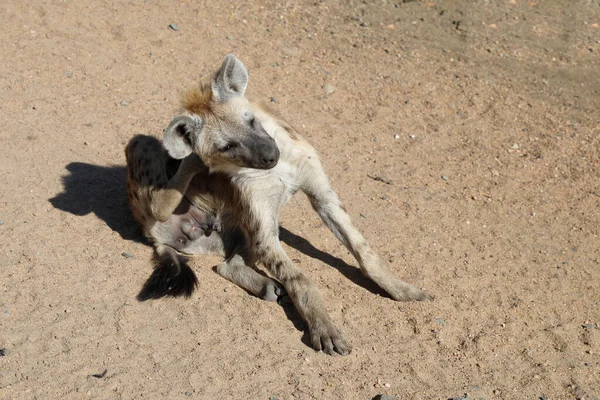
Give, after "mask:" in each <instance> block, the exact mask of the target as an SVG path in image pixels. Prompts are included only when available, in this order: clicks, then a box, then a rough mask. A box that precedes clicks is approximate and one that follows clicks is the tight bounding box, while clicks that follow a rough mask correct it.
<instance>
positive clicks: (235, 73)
mask: <svg viewBox="0 0 600 400" xmlns="http://www.w3.org/2000/svg"><path fill="white" fill-rule="evenodd" d="M211 86H212V91H213V97H214V98H215V100H217V101H220V102H224V101H227V99H228V98H229V97H231V96H234V95H240V96H243V95H244V92H245V91H246V86H248V71H246V67H244V64H242V62H241V61H240V60H238V59H237V58H235V56H234V55H233V54H227V55H226V56H225V58H224V59H223V65H221V68H220V69H219V70H218V71H217V73H216V74H215V77H214V78H213V80H212V82H211Z"/></svg>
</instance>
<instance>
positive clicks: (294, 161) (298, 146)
mask: <svg viewBox="0 0 600 400" xmlns="http://www.w3.org/2000/svg"><path fill="white" fill-rule="evenodd" d="M247 83H248V73H247V71H246V68H245V67H244V65H243V64H242V63H241V62H240V61H239V60H238V59H237V58H235V57H234V56H233V55H228V56H226V57H225V59H224V60H223V64H222V66H221V68H220V69H219V70H218V71H217V72H216V74H215V75H214V77H213V79H212V81H211V82H210V84H206V85H200V87H199V88H195V89H192V90H191V91H189V92H188V93H187V94H186V95H185V96H184V98H183V102H182V105H183V109H184V111H183V112H182V114H181V115H179V116H177V117H176V118H175V119H173V121H172V122H171V123H170V124H169V126H168V127H167V129H166V130H165V132H164V137H163V141H162V143H161V142H159V141H158V140H156V139H154V138H151V137H147V136H136V137H134V138H133V139H132V140H131V142H130V143H129V144H128V145H127V148H126V155H127V171H128V176H127V188H128V193H129V200H130V204H131V208H132V210H133V213H134V215H135V217H136V219H137V221H138V222H139V223H140V225H141V226H142V229H143V231H144V233H145V234H146V236H147V237H148V238H149V239H150V240H151V241H152V242H153V243H154V246H155V248H156V253H157V256H158V264H157V267H156V269H155V271H154V273H153V274H152V276H151V277H150V278H149V279H148V281H147V282H146V283H145V285H144V288H143V289H142V291H141V292H140V294H139V296H138V297H139V299H140V300H145V299H148V298H157V297H161V296H164V295H181V294H183V295H190V294H191V292H192V291H193V289H194V287H195V285H196V284H197V280H196V277H195V275H194V273H193V272H192V270H191V269H190V268H189V267H188V266H187V265H186V264H185V259H184V258H183V257H182V256H181V255H180V254H208V253H212V254H222V255H223V256H224V257H225V261H224V262H223V263H221V264H220V265H219V266H218V267H217V272H218V273H219V274H220V275H221V276H223V277H225V278H226V279H229V280H230V281H232V282H234V283H236V284H238V285H239V286H241V287H243V288H244V289H246V290H248V291H249V292H251V293H253V294H255V295H256V296H259V297H261V298H264V299H266V300H277V298H278V297H279V296H282V295H287V296H289V298H290V299H291V300H292V302H293V303H294V305H295V306H296V308H297V310H298V312H299V313H300V315H301V316H302V317H303V318H304V319H305V320H306V322H307V324H308V329H309V333H310V337H311V341H312V345H313V347H314V348H315V350H323V351H324V352H326V353H327V354H332V353H333V352H334V351H335V352H338V353H340V354H348V353H349V352H350V346H349V344H348V343H347V342H346V340H345V339H344V337H343V336H342V333H341V332H340V330H339V329H338V328H337V327H336V326H335V325H334V324H333V322H332V321H331V318H330V317H329V314H328V313H327V310H326V308H325V303H324V301H323V298H322V296H321V294H320V292H319V291H318V289H317V288H316V287H315V285H314V284H313V283H312V282H311V281H310V280H309V279H308V278H307V277H306V276H305V275H303V274H302V272H301V271H300V270H299V269H298V268H296V266H295V265H294V263H292V261H291V260H290V258H289V257H288V256H287V254H286V253H285V251H284V250H283V248H282V246H281V244H280V242H279V212H280V210H281V208H282V207H283V206H284V205H285V203H286V202H287V201H288V200H289V199H290V197H291V196H292V195H293V194H294V193H296V192H297V191H298V190H301V191H302V192H304V193H305V194H306V195H307V196H308V198H309V199H310V202H311V204H312V206H313V208H314V209H315V211H316V212H317V213H318V214H319V216H320V217H321V218H322V219H323V221H324V222H325V224H326V225H327V226H328V227H329V229H331V231H332V232H333V234H334V235H335V236H336V237H337V238H338V239H339V240H340V241H341V242H342V243H343V244H344V245H345V246H346V247H347V248H348V250H349V251H350V252H351V253H352V255H353V256H354V257H355V258H356V260H357V261H358V264H359V265H360V268H361V270H362V271H363V273H364V274H365V275H366V276H368V277H369V278H371V279H372V280H373V281H375V282H376V283H377V284H378V285H379V286H380V287H381V288H383V289H384V290H385V291H386V292H387V293H389V295H390V296H391V297H392V298H393V299H395V300H426V299H429V298H430V296H429V295H428V294H427V293H426V292H424V291H422V290H420V289H418V288H416V287H414V286H411V285H409V284H407V283H405V282H403V281H401V280H400V279H398V278H397V277H396V276H395V275H394V274H393V273H392V271H391V270H390V269H389V268H388V266H387V264H386V263H385V262H383V261H382V260H381V259H380V258H379V256H378V255H377V254H376V253H375V252H374V251H373V250H372V249H371V247H370V246H369V245H368V244H367V242H366V241H365V239H364V238H363V236H362V235H361V234H360V232H359V231H358V230H357V229H356V228H355V227H354V225H352V222H351V221H350V217H349V216H348V214H347V213H346V211H345V210H344V208H343V206H342V203H341V202H340V200H339V198H338V196H337V194H336V193H335V192H334V191H333V189H332V188H331V186H330V184H329V180H328V178H327V175H326V174H325V172H324V170H323V167H322V166H321V162H320V161H319V156H318V154H317V152H316V150H315V149H314V148H313V147H312V146H311V145H309V144H308V143H307V142H306V141H305V140H304V139H303V138H301V137H300V136H299V135H298V134H297V133H296V131H294V130H293V129H292V128H291V127H290V126H289V125H288V124H286V123H285V122H283V121H282V120H280V119H278V118H277V117H275V116H273V115H271V114H269V113H268V112H267V111H265V110H263V109H261V108H259V107H258V106H256V105H255V104H253V103H250V102H249V101H248V100H247V99H246V98H245V97H244V92H245V90H246V86H247ZM255 263H262V264H264V265H265V266H266V267H267V269H268V270H269V272H270V273H271V274H272V275H273V276H274V277H275V278H276V279H277V281H275V280H273V279H271V278H268V277H265V276H264V275H261V274H260V273H258V272H257V271H256V270H255V269H254V267H255Z"/></svg>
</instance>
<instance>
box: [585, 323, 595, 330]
mask: <svg viewBox="0 0 600 400" xmlns="http://www.w3.org/2000/svg"><path fill="white" fill-rule="evenodd" d="M583 327H584V328H585V330H586V331H591V330H592V329H594V328H595V327H596V324H594V323H592V322H589V323H587V324H585V325H584V326H583Z"/></svg>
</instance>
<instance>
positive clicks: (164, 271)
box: [137, 245, 198, 301]
mask: <svg viewBox="0 0 600 400" xmlns="http://www.w3.org/2000/svg"><path fill="white" fill-rule="evenodd" d="M156 256H157V257H156V258H157V264H156V267H155V268H154V272H152V275H150V278H148V280H147V281H146V283H144V286H143V287H142V290H141V291H140V293H139V294H138V295H137V299H138V300H139V301H145V300H149V299H160V298H161V297H165V296H172V297H177V296H185V297H190V296H191V294H192V292H193V291H194V289H195V288H196V286H198V278H196V274H194V271H192V269H191V268H190V267H189V266H188V265H187V263H186V262H187V259H186V258H185V257H183V256H181V255H180V254H178V253H177V252H176V251H175V249H173V248H172V247H170V246H166V245H158V246H156Z"/></svg>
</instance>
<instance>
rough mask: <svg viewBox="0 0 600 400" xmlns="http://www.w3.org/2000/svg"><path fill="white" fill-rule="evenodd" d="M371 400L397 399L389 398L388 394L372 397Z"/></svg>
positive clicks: (394, 399) (395, 399)
mask: <svg viewBox="0 0 600 400" xmlns="http://www.w3.org/2000/svg"><path fill="white" fill-rule="evenodd" d="M372 400H398V398H397V397H394V396H390V395H389V394H378V395H377V396H375V397H373V399H372Z"/></svg>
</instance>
